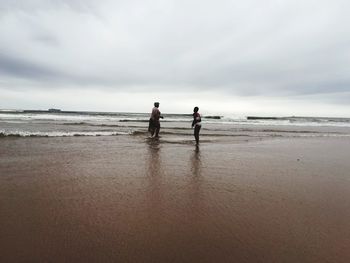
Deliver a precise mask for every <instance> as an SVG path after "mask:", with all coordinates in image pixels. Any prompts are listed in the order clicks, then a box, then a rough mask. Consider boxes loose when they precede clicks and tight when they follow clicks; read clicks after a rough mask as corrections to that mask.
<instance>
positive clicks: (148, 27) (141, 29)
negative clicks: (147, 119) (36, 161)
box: [0, 0, 350, 117]
mask: <svg viewBox="0 0 350 263" xmlns="http://www.w3.org/2000/svg"><path fill="white" fill-rule="evenodd" d="M348 10H350V2H348V1H345V0H344V1H342V0H333V1H331V0H329V1H326V0H318V1H316V0H315V1H313V0H306V1H305V0H304V1H298V0H293V1H292V0H290V1H289V0H280V1H278V0H273V1H272V0H271V1H260V0H236V1H225V0H222V1H199V0H198V1H197V0H186V1H185V0H183V1H182V0H176V1H175V0H174V1H169V0H159V1H155V0H153V1H151V0H142V1H141V0H140V1H136V0H128V1H126V0H125V1H124V0H123V1H118V0H117V1H101V0H84V1H83V0H65V1H62V0H60V1H59V0H57V1H55V0H51V1H44V0H23V1H11V0H1V1H0V38H1V41H0V92H1V93H0V94H2V95H0V96H1V97H0V108H46V107H52V106H56V107H60V108H64V109H75V110H109V111H148V110H149V108H150V107H151V106H152V103H153V100H160V101H161V107H163V109H165V110H167V111H173V112H186V111H188V109H187V107H190V109H191V108H192V107H193V106H194V104H196V105H200V107H201V108H202V109H203V108H204V111H207V112H231V113H234V112H239V113H241V114H243V113H247V114H248V113H254V114H275V115H277V114H290V115H296V114H299V115H305V114H307V115H328V116H331V115H333V116H349V117H350V106H349V105H350V74H349V72H350V34H349V32H350V26H349V25H350V16H349V15H348Z"/></svg>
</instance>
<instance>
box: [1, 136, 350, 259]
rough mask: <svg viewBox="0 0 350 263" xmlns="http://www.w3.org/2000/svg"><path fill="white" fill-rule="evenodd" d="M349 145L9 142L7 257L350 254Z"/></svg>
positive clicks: (4, 197) (4, 169)
mask: <svg viewBox="0 0 350 263" xmlns="http://www.w3.org/2000/svg"><path fill="white" fill-rule="evenodd" d="M349 154H350V142H349V140H345V139H344V138H338V139H334V138H292V139H275V140H263V141H257V140H248V142H247V141H245V140H238V141H237V140H231V139H229V140H228V139H227V140H226V141H215V143H213V142H211V141H207V142H203V143H201V145H200V146H199V147H196V146H195V145H193V144H191V143H190V142H188V143H183V142H180V143H178V142H177V139H176V138H175V139H174V138H167V136H163V137H162V138H160V140H159V141H156V140H150V139H147V138H145V137H142V136H136V137H124V136H119V137H118V136H117V137H71V138H3V139H2V140H1V148H0V157H1V158H0V174H1V176H0V207H1V213H0V221H1V226H0V229H1V231H0V232H1V233H2V234H1V236H0V245H1V247H2V248H3V252H2V253H1V255H0V261H1V262H22V261H31V262H348V261H349V259H350V254H349V250H348V244H350V236H349V234H348V233H349V231H350V223H349V220H348V219H349V218H350V212H349V211H350V206H349V203H350V202H349V200H350V192H349V191H348V189H349V187H350V181H349V177H348V171H349V169H350V164H349V162H348V161H347V156H349Z"/></svg>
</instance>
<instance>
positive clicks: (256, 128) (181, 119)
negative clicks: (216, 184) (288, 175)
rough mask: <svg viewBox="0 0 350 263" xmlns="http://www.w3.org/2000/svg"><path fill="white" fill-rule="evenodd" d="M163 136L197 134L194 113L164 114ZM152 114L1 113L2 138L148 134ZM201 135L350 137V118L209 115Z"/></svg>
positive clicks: (205, 117) (206, 117)
mask: <svg viewBox="0 0 350 263" xmlns="http://www.w3.org/2000/svg"><path fill="white" fill-rule="evenodd" d="M163 116H164V119H162V120H161V127H162V128H161V134H163V136H164V135H169V136H190V135H191V136H192V129H191V123H192V115H191V114H163ZM149 117H150V114H149V113H123V112H78V111H76V112H74V111H60V112H50V111H4V110H2V111H0V137H8V136H18V137H27V136H33V137H63V136H117V135H118V136H119V135H120V136H147V135H148V133H147V129H148V120H149ZM201 135H203V136H208V137H223V136H248V137H269V136H271V137H276V136H284V137H285V136H293V137H300V136H350V118H326V117H319V118H316V117H282V118H259V117H256V118H255V117H246V116H242V117H237V116H205V115H204V116H203V115H202V130H201Z"/></svg>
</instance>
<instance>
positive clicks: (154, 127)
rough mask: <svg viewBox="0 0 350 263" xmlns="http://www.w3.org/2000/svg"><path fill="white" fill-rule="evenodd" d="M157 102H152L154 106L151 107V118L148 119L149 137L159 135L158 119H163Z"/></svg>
mask: <svg viewBox="0 0 350 263" xmlns="http://www.w3.org/2000/svg"><path fill="white" fill-rule="evenodd" d="M158 108H159V102H155V103H154V107H153V109H152V113H151V118H150V119H149V126H148V131H149V132H150V133H151V137H153V135H155V136H154V137H155V138H158V137H159V130H160V121H159V119H160V118H161V119H163V116H162V115H161V113H160V111H159V109H158Z"/></svg>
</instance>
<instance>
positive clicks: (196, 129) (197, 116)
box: [192, 107, 202, 145]
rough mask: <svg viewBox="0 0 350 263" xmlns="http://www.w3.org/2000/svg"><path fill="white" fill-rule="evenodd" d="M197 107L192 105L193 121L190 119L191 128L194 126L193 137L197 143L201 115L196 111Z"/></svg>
mask: <svg viewBox="0 0 350 263" xmlns="http://www.w3.org/2000/svg"><path fill="white" fill-rule="evenodd" d="M198 110H199V108H198V107H194V109H193V114H192V116H193V121H192V128H193V127H194V138H195V139H196V144H197V145H198V144H199V131H200V130H201V127H202V123H201V115H200V114H199V113H198Z"/></svg>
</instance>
